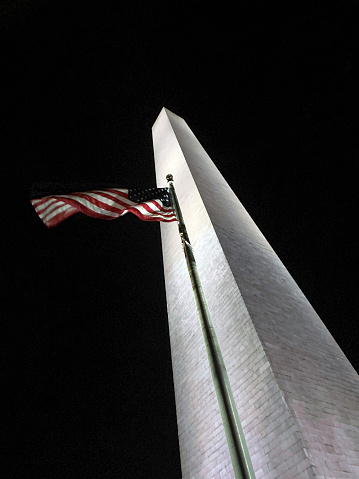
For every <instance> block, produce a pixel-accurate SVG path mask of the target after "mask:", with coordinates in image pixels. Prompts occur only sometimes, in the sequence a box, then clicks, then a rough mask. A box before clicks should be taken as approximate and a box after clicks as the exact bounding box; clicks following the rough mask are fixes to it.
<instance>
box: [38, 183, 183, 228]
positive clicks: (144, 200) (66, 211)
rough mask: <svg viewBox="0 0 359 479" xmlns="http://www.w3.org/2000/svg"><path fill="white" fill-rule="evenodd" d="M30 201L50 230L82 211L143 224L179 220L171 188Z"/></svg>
mask: <svg viewBox="0 0 359 479" xmlns="http://www.w3.org/2000/svg"><path fill="white" fill-rule="evenodd" d="M30 201H31V203H32V205H33V207H34V208H35V211H36V213H37V214H38V215H39V217H40V219H41V220H42V221H43V222H44V223H45V225H46V226H47V227H48V228H53V227H54V226H57V225H58V224H60V223H62V221H64V220H65V219H66V218H69V217H70V216H72V215H74V214H75V213H79V212H81V213H84V214H85V215H88V216H92V217H93V218H100V219H103V220H114V219H116V218H119V217H120V216H123V215H125V214H126V213H133V214H134V215H136V216H137V217H138V218H140V219H141V220H143V221H165V222H170V221H176V216H175V214H174V212H173V209H172V207H171V200H170V193H169V189H168V188H144V189H141V188H134V189H130V190H127V189H120V188H106V189H102V190H93V191H86V192H82V193H71V194H66V195H50V196H44V197H42V198H35V199H32V200H30Z"/></svg>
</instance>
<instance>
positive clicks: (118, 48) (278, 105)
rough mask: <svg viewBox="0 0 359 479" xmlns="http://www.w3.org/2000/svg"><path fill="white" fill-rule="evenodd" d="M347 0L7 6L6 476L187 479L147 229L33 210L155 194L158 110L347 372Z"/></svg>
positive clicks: (160, 281) (350, 160)
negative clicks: (57, 219)
mask: <svg viewBox="0 0 359 479" xmlns="http://www.w3.org/2000/svg"><path fill="white" fill-rule="evenodd" d="M64 3H66V4H65V5H64ZM353 4H354V3H353ZM353 4H352V3H351V2H344V3H343V2H339V1H337V2H331V1H329V2H328V1H327V2H323V3H321V4H320V3H317V2H316V3H313V2H311V4H310V5H309V6H308V7H305V6H303V5H301V4H300V2H297V3H296V4H293V3H292V2H284V1H283V2H271V3H269V2H258V1H255V0H251V1H243V2H224V3H221V4H217V5H216V6H212V7H211V6H210V4H209V3H203V2H201V4H199V6H198V8H197V7H196V6H195V5H196V4H195V3H191V4H186V3H184V2H178V3H173V5H172V7H169V4H168V3H165V2H130V5H131V6H130V7H126V8H125V7H122V6H120V5H121V2H113V3H108V2H96V3H92V4H91V5H88V4H87V3H86V2H81V3H79V2H55V1H54V2H45V1H31V0H29V1H14V2H2V5H1V7H0V9H1V10H0V11H1V29H0V31H1V45H2V67H1V70H2V72H1V93H0V95H1V111H2V117H3V120H4V122H3V123H4V125H3V127H2V142H1V143H2V144H1V146H2V148H3V150H4V151H3V154H2V155H1V168H2V181H3V198H2V205H3V207H2V213H3V219H2V226H3V228H2V233H1V236H2V241H1V244H2V245H3V247H4V248H3V253H2V256H1V257H2V268H1V271H2V295H1V296H2V300H1V306H2V307H3V312H2V314H1V323H2V330H3V333H2V334H1V337H2V343H3V345H2V349H1V351H2V369H3V371H4V374H3V378H4V380H3V381H2V382H3V386H2V390H3V391H4V392H5V399H6V400H5V403H4V406H3V407H2V412H3V414H4V420H3V421H2V433H3V443H4V450H5V458H6V460H5V463H3V465H2V466H1V471H0V475H1V477H2V478H4V479H5V478H6V479H7V478H9V479H10V478H11V479H12V478H14V479H15V478H16V479H18V478H19V479H20V478H21V479H22V478H24V479H25V478H26V479H29V478H36V479H53V478H54V479H55V478H66V479H72V478H74V479H75V478H76V479H78V478H84V479H87V478H88V479H102V478H104V479H105V478H106V479H122V478H123V479H130V478H131V479H132V478H133V479H141V478H143V479H152V478H153V479H162V478H163V479H169V478H171V479H180V477H181V470H180V463H179V450H178V439H177V429H176V416H175V404H174V392H173V381H172V370H171V360H170V345H169V336H168V326H167V316H166V299H165V291H164V277H163V272H162V252H161V242H160V230H159V225H158V223H147V222H141V221H140V220H139V219H138V218H136V217H135V216H133V215H127V216H125V217H123V218H121V219H119V220H117V221H101V220H95V219H92V218H88V217H86V216H83V215H80V214H78V215H75V216H74V217H72V218H70V219H68V220H66V221H65V222H64V223H63V224H62V225H60V226H58V227H57V228H54V229H52V230H48V229H47V228H46V227H45V226H44V225H43V224H42V222H41V221H40V220H39V219H38V217H37V216H36V214H35V212H34V210H33V208H32V206H31V204H30V202H29V198H30V195H36V194H42V193H43V194H48V193H62V192H71V191H73V190H86V189H91V188H96V187H103V186H117V187H121V188H126V187H142V186H143V187H150V186H155V172H154V161H153V149H152V138H151V127H152V125H153V123H154V121H155V120H156V118H157V116H158V114H159V112H160V110H161V108H162V107H163V106H165V107H166V108H168V109H170V110H171V111H173V112H174V113H176V114H178V115H179V116H181V117H183V118H184V119H185V120H186V121H187V123H188V125H189V126H190V128H191V129H192V130H193V132H194V133H195V135H196V136H197V138H198V139H199V141H200V142H201V143H202V145H203V146H204V148H205V149H206V151H207V152H208V154H209V155H210V156H211V158H212V160H213V161H214V162H215V164H216V165H217V167H218V168H219V170H220V171H221V173H222V174H223V175H224V177H225V179H226V180H227V181H228V183H229V185H230V186H231V187H232V189H233V190H234V192H235V193H236V194H237V196H238V197H239V199H240V200H241V202H242V203H243V204H244V206H245V207H246V209H247V210H248V212H249V214H250V215H251V216H252V218H253V219H254V221H255V222H256V224H257V225H258V226H259V228H260V229H261V231H262V232H263V234H264V235H265V236H266V238H267V239H268V241H269V242H270V244H271V245H272V247H273V248H274V250H275V251H276V253H277V254H278V255H279V257H280V258H281V260H282V261H283V263H284V264H285V266H286V267H287V268H288V270H289V272H290V273H291V274H292V276H293V277H294V279H295V280H296V281H297V283H298V284H299V286H300V288H301V289H302V290H303V292H304V294H305V295H306V296H307V298H308V299H309V301H310V302H311V304H312V305H313V307H314V308H315V310H316V311H317V312H318V314H319V316H320V317H321V318H322V320H323V321H324V323H325V324H326V326H327V327H328V329H329V330H330V332H331V333H332V335H333V336H334V338H335V339H336V341H337V342H338V344H339V346H340V347H341V348H342V349H343V351H344V353H345V354H346V355H347V357H348V359H349V360H350V361H351V363H352V364H353V365H354V367H356V369H357V370H358V369H359V358H358V356H357V353H356V349H357V348H356V346H357V336H358V325H357V311H358V301H357V298H358V293H357V289H356V288H355V287H354V284H355V277H356V274H355V273H356V271H357V270H356V269H355V260H356V259H357V245H356V243H357V233H355V228H354V225H355V223H356V221H355V218H356V216H357V209H356V192H357V179H356V174H355V173H356V172H355V168H354V159H355V158H356V156H357V150H356V149H355V147H354V106H353V105H354V100H355V97H356V90H355V89H354V84H355V81H354V60H355V53H356V47H357V38H356V37H355V28H354V22H355V20H354V19H355V15H354V8H353V7H352V5H353ZM161 186H163V185H161Z"/></svg>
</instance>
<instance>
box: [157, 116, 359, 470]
mask: <svg viewBox="0 0 359 479" xmlns="http://www.w3.org/2000/svg"><path fill="white" fill-rule="evenodd" d="M153 142H154V153H155V164H156V176H157V184H158V186H161V187H162V186H166V175H167V174H168V173H171V174H172V175H173V177H174V181H175V185H176V191H177V195H178V198H179V202H180V205H181V208H182V213H183V216H184V219H185V222H186V226H187V231H188V234H189V237H190V240H191V243H192V246H193V248H194V253H195V257H196V260H197V265H198V270H199V274H200V277H201V281H202V285H203V290H204V293H205V295H206V299H207V303H208V307H209V311H210V313H211V316H212V320H213V323H214V328H215V330H216V333H217V337H218V341H219V345H220V348H221V350H222V354H223V358H224V362H225V365H226V368H227V372H228V376H229V381H230V384H231V387H232V391H233V396H234V399H235V402H236V405H237V409H238V414H239V418H240V421H241V424H242V427H243V431H244V435H245V438H246V442H247V445H248V449H249V453H250V456H251V460H252V463H253V467H254V471H255V474H256V478H257V479H261V478H265V479H274V478H282V479H295V478H303V479H304V478H305V479H306V478H318V479H319V478H320V479H329V478H330V479H332V478H338V479H355V478H358V477H359V377H358V375H357V373H356V372H355V370H354V369H353V367H352V366H351V364H350V363H349V361H348V360H347V359H346V357H345V356H344V354H343V352H342V351H341V349H340V348H339V346H338V345H337V344H336V342H335V341H334V339H333V337H332V336H331V334H330V333H329V331H328V330H327V328H326V327H325V325H324V324H323V322H322V321H321V320H320V318H319V317H318V315H317V314H316V312H315V311H314V309H313V308H312V306H311V305H310V304H309V302H308V300H307V299H306V298H305V296H304V294H303V293H302V291H301V290H300V289H299V287H298V285H297V284H296V283H295V281H294V279H293V278H292V277H291V276H290V274H289V272H288V271H287V270H286V268H285V266H284V265H283V264H282V263H281V261H280V260H279V258H278V256H277V255H276V254H275V252H274V251H273V249H272V248H271V246H270V245H269V243H268V242H267V241H266V239H265V238H264V236H263V235H262V234H261V232H260V231H259V229H258V228H257V226H256V225H255V223H254V222H253V220H252V219H251V218H250V216H249V215H248V213H247V211H246V210H245V209H244V207H243V206H242V204H241V203H240V201H239V200H238V198H237V197H236V196H235V194H234V193H233V191H232V190H231V189H230V187H229V186H228V184H227V183H226V181H225V180H224V178H223V176H222V175H221V174H220V172H219V171H218V169H217V168H216V166H215V165H214V164H213V162H212V160H211V159H210V158H209V156H208V155H207V153H206V152H205V150H204V149H203V147H202V146H201V144H200V143H199V141H198V140H197V139H196V137H195V136H194V134H193V133H192V131H191V130H190V128H189V127H188V125H187V124H186V122H185V121H184V120H183V119H182V118H180V117H178V116H177V115H175V114H174V113H172V112H170V111H169V110H167V109H165V108H163V109H162V111H161V113H160V115H159V116H158V118H157V120H156V122H155V124H154V126H153ZM161 236H162V248H163V262H164V272H165V282H166V295H167V307H168V318H169V330H170V341H171V354H172V366H173V377H174V386H175V399H176V411H177V423H178V433H179V443H180V455H181V465H182V473H183V478H184V479H197V478H198V479H200V478H206V479H207V478H208V479H210V478H213V479H217V478H218V479H223V478H231V479H233V477H234V474H233V469H232V466H231V461H230V454H229V451H228V447H227V443H226V438H225V434H224V430H223V426H222V422H221V417H220V412H219V407H218V403H217V398H216V394H215V390H214V386H213V383H212V378H211V372H210V369H209V364H208V360H207V357H206V350H205V346H204V342H203V337H202V332H201V328H200V325H199V321H198V317H197V312H196V305H195V301H194V299H193V295H192V290H191V283H190V279H189V277H188V272H187V268H186V263H185V259H184V256H183V251H182V247H181V241H180V238H179V235H178V228H177V225H176V224H173V223H172V224H164V225H161Z"/></svg>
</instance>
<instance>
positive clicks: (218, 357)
mask: <svg viewBox="0 0 359 479" xmlns="http://www.w3.org/2000/svg"><path fill="white" fill-rule="evenodd" d="M166 179H167V182H168V186H169V191H170V194H171V202H172V207H173V209H174V212H175V215H176V217H177V220H178V229H179V233H180V237H181V241H182V244H183V249H184V254H185V257H186V263H187V268H188V272H189V275H190V278H191V283H192V289H193V294H194V297H195V301H196V306H197V312H198V316H199V320H200V323H201V328H202V333H203V338H204V342H205V345H206V350H207V355H208V360H209V364H210V368H211V373H212V379H213V383H214V387H215V390H216V394H217V400H218V403H219V408H220V411H221V416H222V421H223V426H224V430H225V434H226V438H227V443H228V447H229V452H230V454H231V459H232V465H233V470H234V475H235V477H236V479H255V475H254V470H253V466H252V462H251V459H250V456H249V452H248V448H247V445H246V442H245V438H244V434H243V430H242V426H241V424H240V421H239V417H238V412H237V407H236V404H235V402H234V398H233V393H232V390H231V387H230V384H229V379H228V375H227V370H226V367H225V365H224V361H223V357H222V353H221V350H220V348H219V344H218V340H217V336H216V333H215V330H214V327H213V323H212V319H211V316H210V314H209V310H208V306H207V302H206V299H205V296H204V292H203V289H202V284H201V281H200V278H199V274H198V270H197V264H196V260H195V257H194V254H193V249H192V246H191V243H190V240H189V237H188V233H187V229H186V226H185V223H184V221H183V216H182V212H181V208H180V206H179V202H178V198H177V194H176V190H175V187H174V183H173V176H172V175H167V176H166Z"/></svg>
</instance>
